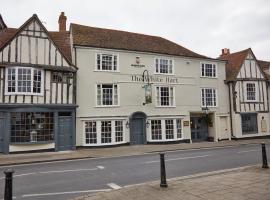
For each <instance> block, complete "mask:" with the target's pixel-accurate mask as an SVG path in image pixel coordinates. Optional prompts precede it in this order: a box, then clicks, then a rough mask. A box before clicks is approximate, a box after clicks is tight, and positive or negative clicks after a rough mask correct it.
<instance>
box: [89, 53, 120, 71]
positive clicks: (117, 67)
mask: <svg viewBox="0 0 270 200" xmlns="http://www.w3.org/2000/svg"><path fill="white" fill-rule="evenodd" d="M102 55H110V56H112V69H111V70H105V69H104V70H103V69H102ZM98 56H100V69H98ZM115 56H116V60H117V63H116V70H114V61H115V60H114V59H115ZM94 71H96V72H120V68H119V54H116V53H112V52H97V53H96V54H95V69H94Z"/></svg>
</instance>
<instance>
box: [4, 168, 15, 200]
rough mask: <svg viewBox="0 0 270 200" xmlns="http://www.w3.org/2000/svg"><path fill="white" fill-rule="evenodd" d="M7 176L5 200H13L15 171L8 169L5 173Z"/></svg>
mask: <svg viewBox="0 0 270 200" xmlns="http://www.w3.org/2000/svg"><path fill="white" fill-rule="evenodd" d="M4 173H5V175H6V184H5V198H4V200H12V198H13V197H12V176H13V173H14V170H13V169H8V170H6V171H4Z"/></svg>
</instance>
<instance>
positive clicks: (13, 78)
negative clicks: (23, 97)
mask: <svg viewBox="0 0 270 200" xmlns="http://www.w3.org/2000/svg"><path fill="white" fill-rule="evenodd" d="M42 81H43V71H42V70H40V69H34V68H29V67H12V68H7V84H6V93H7V94H29V95H35V94H42V85H43V83H42Z"/></svg>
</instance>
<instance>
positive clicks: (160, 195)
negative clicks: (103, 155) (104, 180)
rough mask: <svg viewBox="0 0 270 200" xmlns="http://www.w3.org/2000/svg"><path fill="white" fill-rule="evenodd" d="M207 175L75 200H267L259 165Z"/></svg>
mask: <svg viewBox="0 0 270 200" xmlns="http://www.w3.org/2000/svg"><path fill="white" fill-rule="evenodd" d="M207 174H208V175H206V176H198V177H193V178H178V179H173V180H171V181H168V185H169V186H168V188H160V187H159V182H151V183H145V184H141V185H134V186H128V187H123V188H121V189H118V190H111V191H109V192H102V193H97V194H95V195H92V196H84V197H79V198H76V200H104V199H106V200H126V199H129V200H152V199H155V200H176V199H181V200H206V199H207V200H258V199H260V200H269V199H270V190H269V188H270V169H262V168H260V166H256V167H248V168H245V169H239V170H236V171H231V172H225V173H224V172H221V173H218V174H216V173H214V174H211V173H207Z"/></svg>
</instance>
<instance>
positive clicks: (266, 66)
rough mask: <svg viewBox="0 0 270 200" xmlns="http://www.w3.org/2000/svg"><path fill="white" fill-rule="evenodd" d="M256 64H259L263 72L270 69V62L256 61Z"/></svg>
mask: <svg viewBox="0 0 270 200" xmlns="http://www.w3.org/2000/svg"><path fill="white" fill-rule="evenodd" d="M258 63H259V65H260V67H261V68H262V69H263V70H269V68H270V62H269V61H264V60H258Z"/></svg>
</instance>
